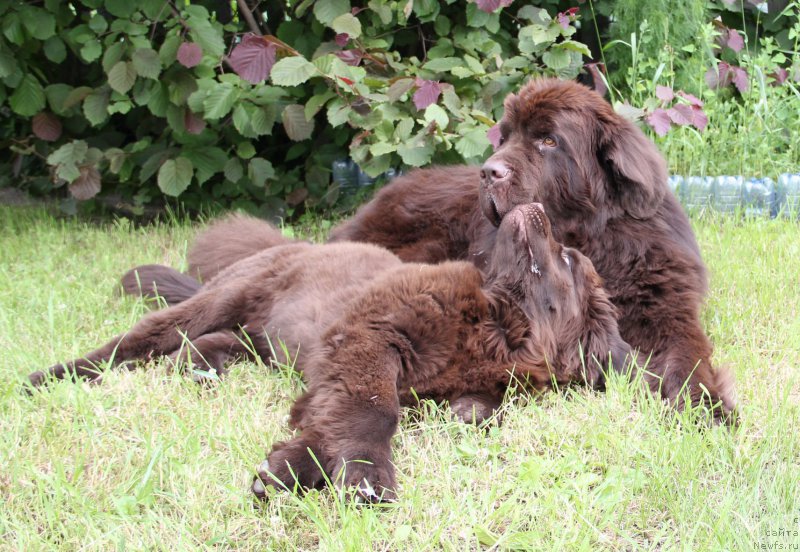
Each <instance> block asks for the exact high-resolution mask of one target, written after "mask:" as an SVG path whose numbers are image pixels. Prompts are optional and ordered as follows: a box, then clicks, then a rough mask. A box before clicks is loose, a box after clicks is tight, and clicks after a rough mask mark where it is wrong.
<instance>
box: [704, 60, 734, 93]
mask: <svg viewBox="0 0 800 552" xmlns="http://www.w3.org/2000/svg"><path fill="white" fill-rule="evenodd" d="M730 68H731V66H730V65H728V64H727V63H725V62H724V61H720V62H719V63H718V64H717V67H716V68H714V67H712V68H711V69H709V70H708V71H706V75H705V78H706V84H707V85H708V87H709V88H711V89H712V90H717V89H719V88H725V87H726V86H728V85H729V84H730V83H731V74H730Z"/></svg>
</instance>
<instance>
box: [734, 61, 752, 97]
mask: <svg viewBox="0 0 800 552" xmlns="http://www.w3.org/2000/svg"><path fill="white" fill-rule="evenodd" d="M730 70H731V73H732V74H733V79H732V80H733V84H734V86H736V89H737V90H738V91H739V92H740V93H742V94H744V93H745V92H747V90H748V88H750V82H749V81H748V79H747V71H746V70H745V69H742V68H741V67H736V66H731V68H730Z"/></svg>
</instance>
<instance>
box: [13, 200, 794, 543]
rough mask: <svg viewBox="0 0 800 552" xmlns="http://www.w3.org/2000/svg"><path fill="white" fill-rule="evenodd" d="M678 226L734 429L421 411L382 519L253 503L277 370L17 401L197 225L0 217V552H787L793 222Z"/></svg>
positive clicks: (377, 514) (614, 399)
mask: <svg viewBox="0 0 800 552" xmlns="http://www.w3.org/2000/svg"><path fill="white" fill-rule="evenodd" d="M694 225H695V230H696V232H697V235H698V239H699V241H700V246H701V249H702V251H703V254H704V257H705V259H706V262H707V263H708V265H709V267H710V272H711V290H710V294H709V298H708V304H707V306H706V308H705V311H704V314H703V320H704V324H705V327H706V329H707V331H708V333H709V334H710V335H711V338H712V340H713V342H714V344H715V346H716V353H715V359H716V363H717V364H722V365H727V366H729V367H730V368H731V369H732V370H733V371H734V373H735V375H736V380H737V390H738V397H739V403H740V408H741V422H742V423H741V426H740V427H739V428H738V430H736V431H729V430H726V429H723V428H712V429H709V430H700V429H698V428H697V427H695V426H694V425H692V424H691V423H687V422H686V420H683V423H681V422H675V421H674V420H673V421H671V420H669V419H668V418H667V416H665V414H664V411H663V409H662V407H661V405H660V403H658V402H657V401H654V400H652V399H650V398H649V397H648V396H646V395H643V394H641V393H639V392H638V391H637V390H636V387H635V386H633V385H630V384H626V383H625V382H624V381H622V380H621V379H620V378H616V379H612V381H611V383H610V388H609V390H608V392H606V393H604V394H597V393H592V392H587V391H585V390H581V389H578V390H571V391H567V392H559V393H549V394H547V395H545V396H543V397H541V398H538V399H533V398H531V399H527V400H523V399H521V398H514V399H512V400H510V401H509V402H508V403H507V404H506V405H505V407H504V409H505V411H504V421H503V424H502V425H500V426H496V425H495V426H491V427H489V428H488V430H483V429H478V428H475V427H472V426H467V425H463V424H460V423H457V422H455V421H454V420H453V419H452V418H451V416H450V414H449V412H448V410H447V408H446V407H437V406H436V405H434V404H428V403H426V404H424V405H423V406H422V408H420V409H418V410H415V411H406V412H405V413H404V419H403V422H402V425H401V428H400V430H399V432H398V434H397V436H396V438H395V440H394V449H395V463H396V465H397V469H398V478H399V482H400V489H399V493H400V497H401V499H400V501H399V502H398V503H397V504H395V505H391V506H386V507H384V506H381V507H368V508H363V507H357V506H354V505H352V504H351V503H350V502H349V501H348V500H347V499H346V497H343V496H340V495H337V493H335V492H331V491H329V490H326V491H323V492H316V491H315V492H311V493H310V494H308V495H306V496H304V497H297V496H293V495H290V494H288V493H284V494H281V495H279V496H277V497H276V498H274V499H273V500H272V501H271V502H270V503H269V504H268V505H267V506H265V507H254V504H253V501H252V499H251V496H250V493H249V484H250V481H251V478H252V475H253V473H254V468H255V466H257V465H258V463H259V462H260V461H261V460H262V459H263V457H264V453H265V450H266V449H268V448H269V447H270V445H271V443H272V442H273V441H275V440H279V439H284V438H286V437H287V436H288V435H289V430H288V429H287V426H286V415H287V413H288V410H289V406H290V403H291V400H292V398H293V397H295V396H296V395H297V394H298V392H299V390H300V388H301V385H302V384H301V382H300V380H299V378H298V377H297V376H296V375H294V374H293V373H292V372H291V370H289V369H287V368H286V367H283V368H280V367H278V368H274V367H273V368H270V367H269V366H265V365H263V364H256V363H242V364H239V365H237V366H235V367H234V368H233V369H232V370H231V372H230V374H229V377H227V378H226V379H225V380H224V381H223V382H221V383H220V384H219V385H218V386H216V387H215V388H213V389H202V388H199V387H197V386H196V385H195V384H194V383H192V381H190V380H189V379H186V378H183V377H181V376H180V375H175V374H170V373H168V371H167V367H166V363H158V362H156V363H153V364H152V365H150V366H148V368H149V369H147V370H144V369H143V370H140V371H137V372H124V373H120V372H115V373H110V374H108V376H107V377H105V379H104V381H103V383H102V385H99V386H90V385H88V384H73V383H69V382H63V383H60V384H56V385H53V386H52V387H51V388H48V389H46V390H45V391H44V392H41V393H35V394H34V395H33V396H26V395H24V394H22V393H21V392H20V386H21V384H22V381H23V378H24V376H25V375H26V374H27V373H29V372H31V371H33V370H36V369H42V368H44V367H47V366H49V365H51V364H53V363H54V362H56V361H59V360H67V359H69V358H72V357H74V356H76V355H79V354H81V353H84V352H86V351H88V350H89V349H91V348H94V347H95V346H96V345H99V344H100V343H101V342H104V341H105V340H106V339H108V338H109V337H111V336H112V335H114V334H116V333H118V332H121V331H123V330H125V329H127V328H129V327H130V326H131V325H132V323H133V322H135V321H136V320H137V319H138V318H139V317H140V316H142V314H143V313H144V312H146V308H145V306H144V304H143V303H142V302H141V301H139V300H135V299H132V298H127V297H120V296H119V295H118V294H117V293H116V289H115V285H116V282H117V279H118V278H119V276H120V275H121V274H122V272H123V271H124V270H126V269H127V268H130V267H131V266H133V265H135V264H141V263H164V264H169V265H172V266H176V267H182V266H183V262H184V254H185V251H186V248H187V244H188V242H189V240H190V239H191V236H192V235H193V233H194V231H195V229H194V227H192V226H191V225H190V224H188V223H180V222H175V223H170V224H166V225H153V226H147V227H144V228H136V227H134V226H132V225H131V224H129V223H128V222H127V221H120V222H116V223H108V224H103V225H99V226H98V225H90V224H86V223H81V222H76V221H73V220H66V221H65V220H56V219H53V218H51V217H50V216H48V215H46V214H45V213H44V212H43V211H38V210H22V209H10V208H0V349H2V350H3V351H4V357H3V362H2V364H0V370H2V377H1V378H0V466H2V468H3V469H2V470H0V498H2V501H3V506H2V508H0V549H2V550H26V551H27V550H84V549H86V550H112V549H117V550H123V549H130V550H145V549H146V550H171V551H176V550H198V549H229V548H233V549H244V550H250V549H252V550H292V551H293V550H300V549H303V550H316V549H323V550H457V551H463V550H476V549H486V548H491V549H503V550H505V549H522V550H598V549H606V550H630V549H636V550H639V549H641V550H672V549H680V550H762V549H763V550H766V549H771V550H781V549H783V550H798V549H800V536H798V531H800V519H799V518H800V431H799V430H798V428H800V225H798V223H797V222H794V221H787V220H749V221H742V220H741V219H738V218H734V217H728V218H721V217H714V216H705V217H698V218H695V220H694ZM779 546H782V547H783V548H780V547H779ZM767 547H769V548H767Z"/></svg>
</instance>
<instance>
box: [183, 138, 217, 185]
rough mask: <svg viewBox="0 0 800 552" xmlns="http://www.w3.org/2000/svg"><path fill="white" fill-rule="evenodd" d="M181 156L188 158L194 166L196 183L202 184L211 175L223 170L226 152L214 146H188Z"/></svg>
mask: <svg viewBox="0 0 800 552" xmlns="http://www.w3.org/2000/svg"><path fill="white" fill-rule="evenodd" d="M181 157H186V158H187V159H189V160H190V161H191V162H192V164H193V165H194V168H195V178H197V183H198V184H201V185H202V184H203V183H204V182H206V181H207V180H208V179H209V178H211V177H212V176H213V175H215V174H217V173H220V172H222V171H223V170H225V164H226V163H227V162H228V154H227V153H225V151H224V150H222V149H221V148H218V147H216V146H206V147H201V148H190V149H186V150H184V152H183V153H181Z"/></svg>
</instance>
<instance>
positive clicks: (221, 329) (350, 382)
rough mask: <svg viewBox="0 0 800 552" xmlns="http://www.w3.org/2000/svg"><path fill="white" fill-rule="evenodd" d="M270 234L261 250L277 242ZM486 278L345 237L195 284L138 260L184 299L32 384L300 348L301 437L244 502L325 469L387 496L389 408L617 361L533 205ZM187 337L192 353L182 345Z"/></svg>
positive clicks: (580, 372) (579, 275)
mask: <svg viewBox="0 0 800 552" xmlns="http://www.w3.org/2000/svg"><path fill="white" fill-rule="evenodd" d="M273 232H274V235H275V238H274V240H272V241H273V242H274V243H280V242H281V241H283V240H282V238H280V235H279V233H278V232H277V231H273ZM269 241H270V240H267V241H266V242H265V243H266V244H267V245H268V242H269ZM484 274H485V276H484V275H482V273H481V272H480V271H479V270H478V269H477V268H475V266H474V265H472V264H471V263H466V262H457V261H456V262H446V263H443V264H440V265H423V264H404V263H402V262H401V261H400V260H399V259H398V258H397V257H396V256H395V255H393V254H392V253H390V252H388V251H386V250H384V249H380V248H377V247H375V246H372V245H367V244H354V243H339V244H327V245H311V244H305V243H290V244H286V245H277V246H274V247H269V248H267V249H266V250H265V251H263V252H262V253H260V254H258V255H254V256H251V257H248V258H246V259H244V260H243V261H241V262H238V263H236V264H234V265H233V266H231V267H230V268H228V269H226V270H224V271H222V272H220V273H219V274H218V275H217V276H216V277H215V278H213V279H212V280H211V281H210V282H208V283H207V284H206V285H204V286H202V287H199V285H197V284H196V283H195V284H194V285H192V283H191V281H187V280H186V276H185V275H180V274H178V273H177V272H175V271H173V270H172V269H169V268H167V267H156V266H153V265H150V266H149V267H144V268H143V269H142V272H141V273H140V276H141V277H142V281H143V282H145V281H146V282H155V283H156V285H158V283H159V282H164V281H168V280H169V279H170V278H172V277H175V279H174V280H173V281H171V282H170V283H169V285H168V286H167V287H169V286H175V289H172V291H171V292H170V293H172V292H174V291H176V290H178V291H179V290H180V288H181V281H183V283H184V284H185V285H187V286H189V289H184V294H185V295H187V296H188V298H186V299H185V300H184V301H182V302H179V303H178V304H176V305H174V306H171V307H169V308H167V309H165V310H161V311H156V312H153V313H150V314H148V315H147V316H145V317H144V318H143V319H142V320H141V321H140V322H138V323H137V324H136V325H135V326H134V327H133V328H132V329H131V330H130V331H129V332H127V333H125V334H122V335H120V336H117V337H115V338H114V339H112V340H111V341H109V342H108V343H107V344H105V345H103V346H102V347H100V348H99V349H97V350H96V351H93V352H91V353H89V354H87V355H86V356H84V357H82V358H79V359H76V360H73V361H70V362H68V363H66V364H57V365H55V366H53V367H52V368H50V369H49V370H48V371H47V372H36V373H34V374H31V376H30V381H31V383H32V384H34V385H38V384H41V383H42V382H43V381H45V380H46V378H47V376H48V375H49V376H52V377H55V378H64V377H68V376H72V375H78V376H83V377H88V378H97V377H99V375H100V369H101V368H102V367H103V366H98V364H104V363H108V364H110V365H111V366H114V365H118V364H120V363H122V362H124V361H128V360H133V359H142V358H147V357H149V356H150V355H153V354H171V355H172V356H173V357H174V358H175V359H176V360H182V359H183V357H185V356H186V355H187V352H188V353H191V356H192V358H191V360H192V362H195V363H199V364H200V365H201V366H204V367H205V368H213V369H215V370H218V371H221V370H222V369H223V365H224V363H225V361H226V360H228V359H229V358H230V356H231V355H235V354H241V353H245V352H246V350H247V349H246V348H245V346H244V345H242V344H241V342H240V338H242V337H243V336H241V334H242V333H243V332H247V334H248V338H249V340H252V344H253V346H254V348H255V351H256V352H257V354H259V355H261V356H262V357H264V358H267V357H269V356H270V354H271V348H270V347H269V343H268V340H267V339H266V337H265V333H266V334H267V335H269V336H271V337H272V338H280V339H282V340H284V341H285V342H286V345H287V349H288V350H290V351H294V350H297V348H298V347H299V351H300V352H299V354H298V357H297V360H296V362H297V364H296V366H297V367H298V369H300V370H302V372H303V374H304V377H305V379H306V381H307V383H308V391H307V392H306V393H305V394H304V395H303V396H302V397H300V398H299V399H298V400H297V402H296V403H295V405H294V406H293V408H292V410H291V421H290V423H291V425H292V427H294V428H296V429H299V430H300V434H299V436H298V437H296V438H294V439H292V440H290V441H288V442H286V443H280V444H277V445H275V447H274V448H273V450H272V452H271V453H270V455H269V457H268V459H267V461H266V462H265V463H264V464H263V465H262V468H261V469H260V470H259V478H257V479H256V480H255V482H254V484H253V490H254V492H255V493H256V494H257V495H259V496H263V495H264V494H265V492H266V486H275V487H284V486H285V487H291V486H293V485H294V484H295V482H296V483H298V484H299V485H301V486H302V487H315V486H318V485H321V484H322V483H323V481H324V477H323V476H324V475H327V476H328V477H330V479H331V480H333V481H336V483H337V484H338V485H341V486H348V487H350V486H352V487H356V488H357V491H358V493H359V495H360V496H361V498H363V499H366V500H370V501H371V500H379V499H381V498H384V499H385V498H391V497H393V496H394V490H395V486H396V484H395V477H394V469H393V466H392V462H391V450H390V442H391V437H392V435H393V434H394V432H395V429H396V427H397V422H398V409H399V407H400V406H401V405H413V404H415V403H416V402H417V397H421V398H432V399H434V400H436V401H443V400H448V401H451V403H454V404H459V401H461V403H460V404H462V405H473V404H476V400H477V401H479V403H480V401H484V402H488V403H493V404H498V403H499V402H500V400H501V399H502V396H503V394H504V393H505V392H506V390H507V388H508V385H509V382H510V379H511V378H512V375H513V377H514V378H516V379H517V380H518V381H520V382H521V384H522V385H523V386H525V387H529V388H533V389H545V388H548V387H550V386H551V385H553V384H554V383H558V384H568V383H571V382H585V383H586V384H588V385H591V386H595V387H598V386H602V385H603V383H604V376H603V370H606V369H607V368H608V365H609V362H611V364H612V366H613V367H616V368H621V367H622V366H623V365H624V362H625V357H626V355H628V354H629V353H630V347H629V346H628V345H627V344H626V343H625V342H624V341H623V340H622V339H621V338H620V336H619V332H618V330H617V324H616V316H615V315H616V311H615V308H614V307H613V305H612V304H611V302H610V301H609V299H608V297H607V295H606V293H605V291H604V289H603V287H602V284H601V280H600V278H599V277H598V275H597V273H596V272H595V270H594V268H593V266H592V264H591V262H590V261H589V260H588V259H587V258H586V257H584V256H583V255H581V254H580V253H578V252H577V251H575V250H573V249H568V248H564V247H562V246H561V245H560V244H558V243H557V242H556V241H554V239H553V236H552V231H551V228H550V223H549V221H548V219H547V217H546V216H545V214H544V211H543V210H542V208H541V206H540V205H538V204H530V205H524V206H518V207H516V208H514V209H513V210H512V211H511V212H510V213H509V214H508V215H507V216H506V217H505V219H504V221H503V223H502V224H501V225H500V228H499V231H498V234H497V240H496V245H495V248H494V251H493V253H492V256H491V260H490V262H489V263H488V265H487V267H486V271H485V273H484ZM182 279H183V280H182ZM186 339H188V340H190V341H191V345H190V346H187V347H184V349H183V350H181V347H182V345H183V344H184V341H185V340H186ZM276 349H277V348H276ZM476 397H477V398H476ZM309 451H311V453H313V456H312V455H310V454H309ZM314 458H316V461H315V460H314ZM317 462H319V465H318V464H317ZM320 467H321V469H320Z"/></svg>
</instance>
